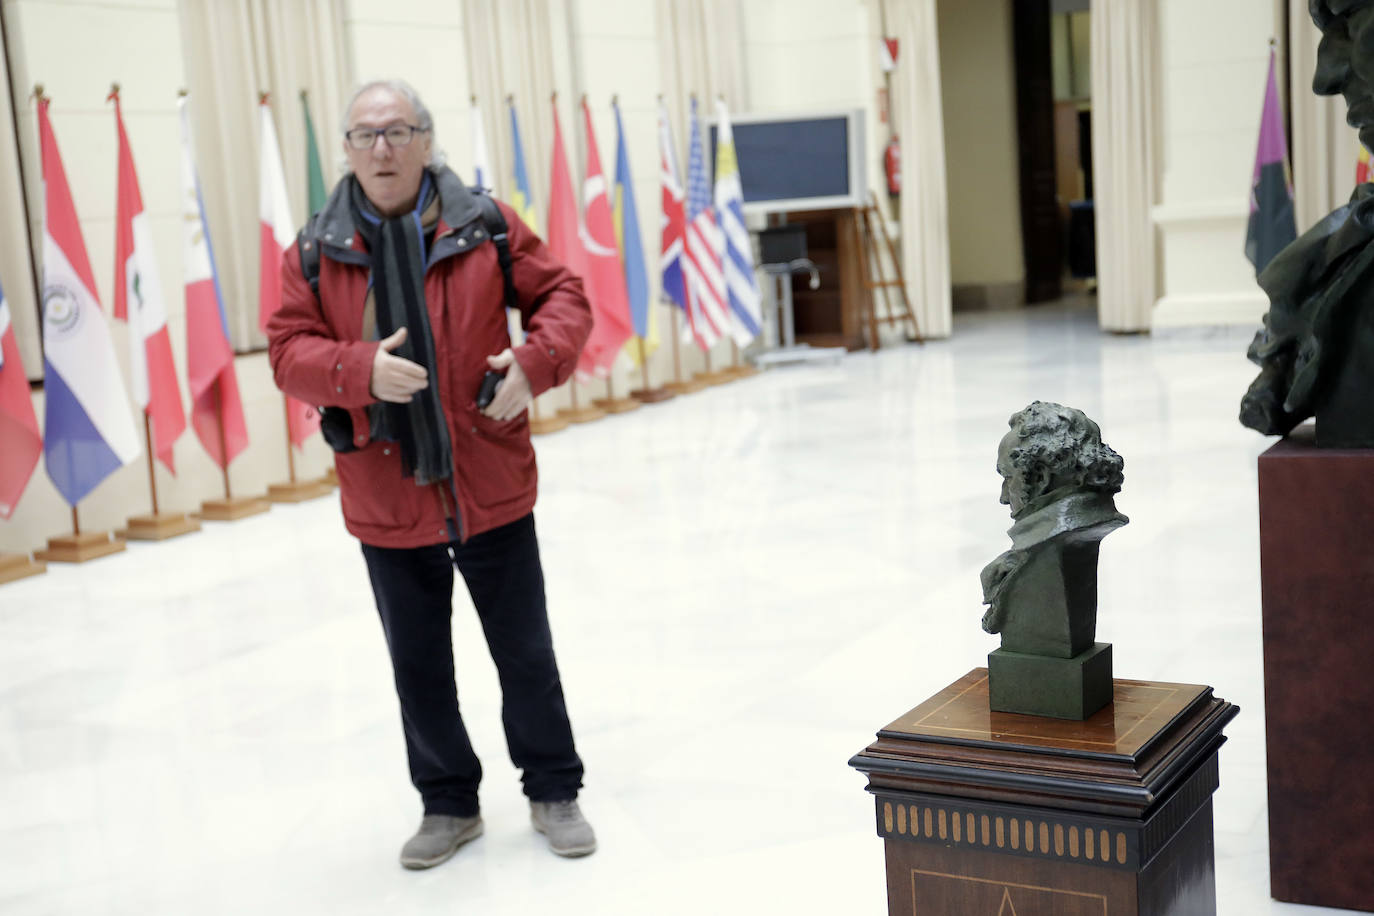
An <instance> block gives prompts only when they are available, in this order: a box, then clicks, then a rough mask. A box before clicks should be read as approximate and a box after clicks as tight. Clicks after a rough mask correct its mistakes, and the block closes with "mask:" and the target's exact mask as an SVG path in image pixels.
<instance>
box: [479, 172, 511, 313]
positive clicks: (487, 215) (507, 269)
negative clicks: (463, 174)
mask: <svg viewBox="0 0 1374 916" xmlns="http://www.w3.org/2000/svg"><path fill="white" fill-rule="evenodd" d="M473 196H474V197H476V198H477V206H478V208H479V209H480V210H481V211H482V224H483V225H484V226H486V227H487V234H488V235H490V236H491V240H492V242H493V243H494V244H495V245H496V260H497V262H498V263H500V265H501V280H502V282H503V283H504V284H505V288H506V308H508V309H517V310H518V309H519V308H520V299H519V297H518V296H517V295H516V293H515V278H514V276H513V273H512V269H511V263H512V262H511V256H510V237H509V236H508V235H507V231H508V230H509V228H510V227H509V226H507V225H506V218H505V216H503V215H502V214H501V208H500V207H498V206H496V201H495V200H494V199H493V198H492V196H491V195H490V194H487V193H486V192H485V191H473Z"/></svg>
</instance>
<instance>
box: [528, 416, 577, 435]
mask: <svg viewBox="0 0 1374 916" xmlns="http://www.w3.org/2000/svg"><path fill="white" fill-rule="evenodd" d="M567 428H568V421H567V420H566V419H564V418H563V417H533V418H531V419H530V435H531V436H544V435H548V434H549V433H556V432H558V431H559V430H560V429H567Z"/></svg>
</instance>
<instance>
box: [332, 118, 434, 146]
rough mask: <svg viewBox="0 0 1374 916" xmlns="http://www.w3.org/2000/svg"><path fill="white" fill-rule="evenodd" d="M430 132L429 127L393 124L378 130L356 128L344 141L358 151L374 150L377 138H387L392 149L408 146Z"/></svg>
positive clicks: (346, 134)
mask: <svg viewBox="0 0 1374 916" xmlns="http://www.w3.org/2000/svg"><path fill="white" fill-rule="evenodd" d="M426 130H429V128H428V127H416V126H415V125H413V124H393V125H392V126H391V127H384V128H382V129H380V130H378V129H377V128H375V127H355V128H353V129H352V130H350V131H345V132H344V139H345V140H347V141H348V145H349V146H351V147H352V148H353V149H356V150H365V149H372V147H373V146H374V145H376V143H377V136H378V135H379V134H380V135H381V136H383V137H385V138H386V145H387V146H390V147H397V146H406V145H408V144H409V143H410V141H411V139H412V138H413V137H414V136H415V135H416V134H417V133H423V132H424V131H426Z"/></svg>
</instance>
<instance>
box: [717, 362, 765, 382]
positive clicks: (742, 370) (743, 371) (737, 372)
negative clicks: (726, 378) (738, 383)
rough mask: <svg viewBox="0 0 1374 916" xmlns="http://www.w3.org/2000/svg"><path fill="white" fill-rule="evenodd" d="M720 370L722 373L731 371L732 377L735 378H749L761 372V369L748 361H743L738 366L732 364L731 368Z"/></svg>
mask: <svg viewBox="0 0 1374 916" xmlns="http://www.w3.org/2000/svg"><path fill="white" fill-rule="evenodd" d="M720 371H721V373H722V374H724V373H727V372H728V373H730V377H731V378H733V379H742V378H749V377H751V376H755V375H758V374H759V370H758V369H756V368H754V367H753V366H751V365H749V364H748V363H741V364H740V365H738V366H731V367H730V368H729V369H722V370H720Z"/></svg>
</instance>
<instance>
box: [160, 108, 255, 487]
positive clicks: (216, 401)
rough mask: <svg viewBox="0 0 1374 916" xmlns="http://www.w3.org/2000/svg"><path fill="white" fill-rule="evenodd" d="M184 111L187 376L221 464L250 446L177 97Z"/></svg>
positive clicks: (208, 444) (200, 429) (194, 419)
mask: <svg viewBox="0 0 1374 916" xmlns="http://www.w3.org/2000/svg"><path fill="white" fill-rule="evenodd" d="M177 108H178V109H179V112H180V116H181V217H182V218H181V225H182V229H183V231H184V233H185V235H184V237H183V238H184V244H183V248H182V251H183V255H182V264H183V266H184V268H185V271H186V375H187V379H188V380H189V381H190V383H191V425H192V426H193V427H194V428H195V431H196V437H197V438H198V439H200V444H201V445H203V446H204V447H205V451H206V452H208V453H209V454H210V457H211V459H213V460H214V462H215V464H217V465H219V466H220V468H228V467H229V462H231V461H233V460H234V458H235V457H236V456H237V455H238V454H239V453H240V452H242V451H243V450H244V449H245V448H247V447H248V424H247V422H246V421H245V420H244V416H243V399H242V398H241V397H240V396H239V380H238V375H237V373H235V371H234V350H233V348H232V347H231V346H230V345H229V323H228V321H227V320H226V319H225V317H224V303H223V301H222V300H221V298H220V292H219V279H218V277H217V276H216V272H215V255H214V250H213V248H212V247H211V245H210V230H209V227H208V225H207V224H206V222H205V208H204V207H203V206H202V205H201V199H200V179H199V178H197V177H196V166H195V158H194V157H193V156H192V154H191V149H192V144H191V122H190V117H189V115H188V113H187V111H186V97H185V96H183V97H182V98H181V99H180V100H179V101H178V102H177Z"/></svg>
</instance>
